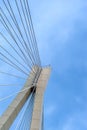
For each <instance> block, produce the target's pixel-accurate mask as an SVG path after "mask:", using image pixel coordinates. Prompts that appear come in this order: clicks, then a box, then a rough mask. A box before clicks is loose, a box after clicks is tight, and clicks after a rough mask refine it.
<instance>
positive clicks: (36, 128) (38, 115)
mask: <svg viewBox="0 0 87 130" xmlns="http://www.w3.org/2000/svg"><path fill="white" fill-rule="evenodd" d="M50 71H51V68H50V67H46V68H43V69H42V71H41V74H40V77H39V79H38V82H37V87H36V95H35V101H34V108H33V114H32V120H31V128H30V130H41V125H42V113H43V112H42V110H43V96H44V91H45V88H46V85H47V81H48V78H49V76H50Z"/></svg>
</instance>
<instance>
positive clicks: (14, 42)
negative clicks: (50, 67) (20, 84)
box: [0, 0, 41, 79]
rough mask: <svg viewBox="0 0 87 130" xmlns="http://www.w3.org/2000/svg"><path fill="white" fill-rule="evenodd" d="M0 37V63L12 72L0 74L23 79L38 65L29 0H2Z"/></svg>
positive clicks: (0, 5) (0, 72) (37, 52)
mask: <svg viewBox="0 0 87 130" xmlns="http://www.w3.org/2000/svg"><path fill="white" fill-rule="evenodd" d="M0 39H1V40H0V63H1V64H2V65H3V66H4V67H8V70H9V68H11V70H14V72H15V74H13V73H9V71H7V72H4V71H3V72H2V71H1V70H0V75H1V74H3V75H8V76H12V77H15V78H21V79H25V78H26V77H28V75H29V72H30V70H31V69H32V67H33V66H37V67H41V61H40V56H39V51H38V47H37V41H36V37H35V32H34V28H33V23H32V19H31V13H30V7H29V1H28V0H19V1H18V0H13V1H10V0H1V4H0ZM36 72H37V69H36V68H35V67H34V69H33V73H32V74H35V73H36ZM21 75H23V76H21Z"/></svg>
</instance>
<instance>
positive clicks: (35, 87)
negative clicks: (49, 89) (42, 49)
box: [0, 0, 51, 130]
mask: <svg viewBox="0 0 87 130" xmlns="http://www.w3.org/2000/svg"><path fill="white" fill-rule="evenodd" d="M50 71H51V68H50V66H46V67H44V68H42V66H41V60H40V56H39V51H38V47H37V40H36V37H35V32H34V28H33V23H32V19H31V13H30V7H29V0H0V110H2V112H1V116H0V130H43V129H44V104H43V98H44V91H45V87H46V84H47V81H48V78H49V76H50ZM7 88H8V91H7ZM2 92H3V93H2ZM9 92H10V93H9ZM8 100H9V101H8ZM7 102H9V103H7ZM3 104H4V105H3ZM4 107H5V109H4Z"/></svg>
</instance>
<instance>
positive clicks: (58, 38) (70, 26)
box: [30, 0, 87, 130]
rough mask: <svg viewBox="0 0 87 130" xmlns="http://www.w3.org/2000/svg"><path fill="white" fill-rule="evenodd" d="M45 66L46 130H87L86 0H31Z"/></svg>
mask: <svg viewBox="0 0 87 130" xmlns="http://www.w3.org/2000/svg"><path fill="white" fill-rule="evenodd" d="M30 8H31V14H32V18H33V23H34V28H35V33H36V37H37V41H38V46H39V52H40V56H41V61H42V64H43V65H47V64H51V66H52V72H51V78H50V80H49V83H48V86H47V89H46V93H45V130H87V1H86V0H42V1H40V0H37V1H34V0H32V1H30Z"/></svg>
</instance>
